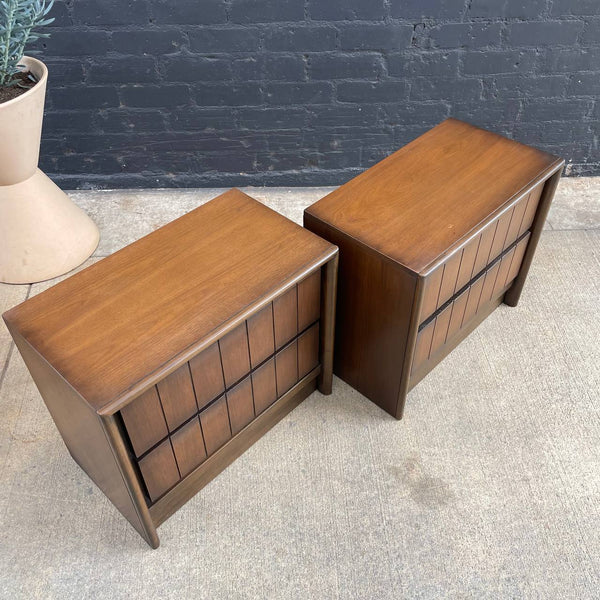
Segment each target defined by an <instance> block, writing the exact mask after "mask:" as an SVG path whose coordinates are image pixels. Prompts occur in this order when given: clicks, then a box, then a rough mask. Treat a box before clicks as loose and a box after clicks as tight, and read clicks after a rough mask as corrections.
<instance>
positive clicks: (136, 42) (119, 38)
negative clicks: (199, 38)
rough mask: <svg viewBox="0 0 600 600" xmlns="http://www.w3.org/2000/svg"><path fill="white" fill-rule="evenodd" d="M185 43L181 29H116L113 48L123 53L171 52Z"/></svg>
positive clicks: (177, 49)
mask: <svg viewBox="0 0 600 600" xmlns="http://www.w3.org/2000/svg"><path fill="white" fill-rule="evenodd" d="M182 45H183V34H182V33H181V31H176V30H172V29H158V30H149V29H144V30H142V31H114V32H113V34H112V46H113V49H114V50H115V51H117V52H119V53H121V54H154V55H162V54H170V53H172V52H178V51H179V50H180V48H181V46H182Z"/></svg>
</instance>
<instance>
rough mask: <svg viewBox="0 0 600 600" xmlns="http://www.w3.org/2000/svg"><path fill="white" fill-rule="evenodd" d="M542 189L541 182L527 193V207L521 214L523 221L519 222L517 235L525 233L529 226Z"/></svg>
mask: <svg viewBox="0 0 600 600" xmlns="http://www.w3.org/2000/svg"><path fill="white" fill-rule="evenodd" d="M543 189H544V185H543V184H541V185H538V186H537V187H536V188H534V189H533V190H531V193H530V194H529V200H528V201H527V208H526V209H525V214H524V215H523V221H522V222H521V229H520V231H519V235H521V234H523V233H525V232H526V231H527V230H528V229H529V228H530V227H531V224H532V223H533V219H534V217H535V212H536V210H537V207H538V202H539V200H540V196H541V194H542V190H543Z"/></svg>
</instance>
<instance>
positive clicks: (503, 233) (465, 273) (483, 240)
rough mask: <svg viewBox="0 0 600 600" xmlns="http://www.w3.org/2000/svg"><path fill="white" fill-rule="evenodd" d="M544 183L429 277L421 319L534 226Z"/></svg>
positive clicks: (425, 317)
mask: <svg viewBox="0 0 600 600" xmlns="http://www.w3.org/2000/svg"><path fill="white" fill-rule="evenodd" d="M543 187H544V182H542V183H540V184H539V185H538V186H536V187H535V188H534V189H533V190H532V191H531V192H530V193H529V194H527V195H526V196H524V197H522V198H521V199H519V200H518V201H517V202H516V203H514V204H513V205H511V206H509V207H508V208H507V209H506V210H505V211H504V212H503V213H502V214H501V215H499V216H498V217H497V218H496V219H494V220H493V221H491V222H490V223H488V224H487V225H486V226H485V227H484V228H483V229H482V231H481V232H480V233H479V234H478V235H476V236H475V237H474V238H473V239H472V240H470V241H469V242H468V243H467V244H465V246H464V247H463V248H461V249H459V250H458V251H457V252H455V253H454V254H452V255H451V256H450V257H449V258H448V259H447V260H446V261H445V262H444V263H442V264H441V265H440V266H439V267H438V268H437V269H436V270H435V271H433V272H432V273H431V274H430V275H428V276H427V278H426V279H425V283H424V290H423V304H422V308H421V318H420V322H421V323H423V322H424V321H426V320H427V319H428V318H429V317H430V316H431V315H432V314H433V313H434V312H435V311H436V310H437V309H438V308H439V307H441V306H443V305H444V303H445V302H447V301H448V300H449V299H450V298H452V296H453V295H454V294H455V293H456V292H458V291H459V290H461V289H462V288H463V287H464V286H465V285H466V284H467V283H468V282H469V281H471V280H472V279H473V278H475V277H477V276H478V275H479V274H480V273H481V272H482V271H483V270H484V269H486V267H487V266H488V265H489V264H490V263H492V262H493V261H494V260H496V259H497V258H498V257H499V256H500V255H501V254H502V252H504V251H505V250H506V249H507V248H508V247H509V246H510V245H511V244H513V243H514V242H515V241H516V240H517V239H518V238H519V237H520V236H521V235H523V233H525V232H526V231H527V230H528V229H529V228H530V227H531V225H532V223H533V220H534V218H535V213H536V210H537V206H538V203H539V199H540V196H541V193H542V190H543Z"/></svg>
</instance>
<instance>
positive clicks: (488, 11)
mask: <svg viewBox="0 0 600 600" xmlns="http://www.w3.org/2000/svg"><path fill="white" fill-rule="evenodd" d="M569 1H571V0H569ZM546 4H547V2H546V0H471V3H470V6H469V10H468V11H467V17H505V18H511V19H532V18H539V17H541V16H542V14H543V13H544V11H545V10H546Z"/></svg>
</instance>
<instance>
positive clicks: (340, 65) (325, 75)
mask: <svg viewBox="0 0 600 600" xmlns="http://www.w3.org/2000/svg"><path fill="white" fill-rule="evenodd" d="M382 71H383V66H382V63H381V58H380V57H379V56H377V55H374V54H331V53H327V54H325V53H324V54H313V55H311V56H310V57H309V60H308V72H309V77H310V78H311V79H325V80H329V79H378V78H379V76H380V75H381V73H382Z"/></svg>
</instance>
